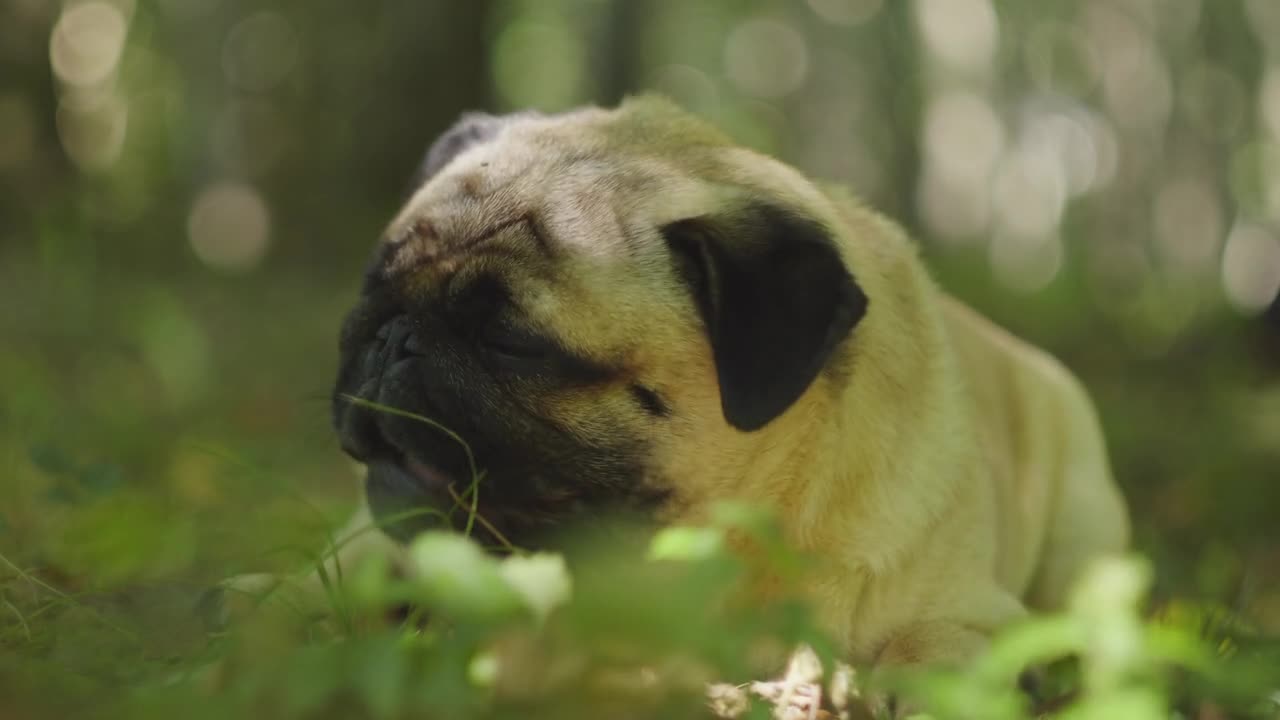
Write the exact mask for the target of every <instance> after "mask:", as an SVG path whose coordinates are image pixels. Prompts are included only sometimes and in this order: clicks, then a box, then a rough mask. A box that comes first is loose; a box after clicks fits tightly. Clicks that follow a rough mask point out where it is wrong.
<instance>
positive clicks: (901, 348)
mask: <svg viewBox="0 0 1280 720" xmlns="http://www.w3.org/2000/svg"><path fill="white" fill-rule="evenodd" d="M388 409H394V412H389V411H388ZM423 419H429V420H430V421H431V422H424V420H423ZM333 422H334V425H335V427H336V429H337V434H338V437H339V439H340V441H341V445H342V448H343V449H344V450H345V451H346V453H347V454H349V455H350V456H351V457H352V458H354V459H355V460H356V461H357V462H358V463H359V464H360V465H361V466H363V468H364V469H365V475H364V479H363V483H364V487H365V494H366V498H367V503H366V505H365V506H364V508H363V509H362V510H361V512H360V513H359V514H358V516H357V518H356V519H355V520H354V521H353V525H352V527H353V528H358V527H362V526H364V525H367V524H368V523H370V522H375V523H380V524H381V525H382V526H383V527H384V528H385V529H386V532H385V533H384V534H369V533H365V534H362V535H360V536H359V537H358V538H357V539H355V540H353V541H352V542H350V543H348V544H346V545H344V547H343V550H342V551H341V552H340V553H339V554H338V556H337V558H336V559H335V560H333V562H343V563H349V562H351V561H352V558H354V557H355V556H357V555H360V554H364V553H369V552H376V553H387V554H395V553H398V552H400V550H399V548H401V547H403V543H404V542H405V541H406V540H408V539H409V538H410V537H412V535H413V534H414V533H415V532H418V531H419V530H422V529H424V528H426V527H432V526H438V525H440V524H443V523H445V522H446V520H447V518H442V517H441V515H440V514H432V515H422V516H419V517H418V518H416V519H412V518H410V519H406V517H407V516H409V515H412V511H413V510H414V509H415V508H426V507H430V508H437V509H443V510H445V511H448V510H449V508H452V507H454V506H455V504H456V502H457V500H458V499H459V496H460V495H462V494H463V493H464V492H465V491H466V489H467V488H468V486H469V483H471V482H472V480H473V475H475V474H477V473H482V474H483V476H482V479H480V481H479V484H478V486H477V488H476V489H477V491H478V492H477V494H476V496H475V497H474V498H473V499H474V501H475V503H476V507H475V509H476V515H477V516H478V517H480V518H483V519H484V521H485V524H484V526H483V527H481V526H477V527H476V528H475V530H476V533H477V534H479V535H481V536H483V537H485V538H487V539H488V540H490V541H499V540H500V541H502V542H509V543H512V544H514V545H517V546H522V547H538V546H539V545H540V543H542V542H543V541H544V540H545V538H547V537H548V533H549V532H551V531H554V530H555V529H557V528H561V527H563V526H566V525H568V524H572V523H574V522H578V521H583V520H589V519H590V518H592V517H595V516H598V515H601V514H605V513H610V512H614V511H618V510H625V511H628V512H634V513H640V514H643V515H645V516H647V517H651V518H653V519H654V520H655V521H656V522H660V523H696V522H699V521H701V520H703V519H705V518H706V516H707V513H708V510H709V508H710V507H711V506H712V505H714V504H715V503H717V502H718V501H723V500H737V501H745V502H747V503H753V504H756V505H759V506H762V507H765V508H768V509H770V510H771V511H772V512H773V513H774V514H775V515H776V517H777V518H778V519H779V522H780V523H781V526H782V529H783V532H784V535H785V538H786V539H787V541H788V542H790V543H791V544H793V545H794V546H795V547H796V548H797V549H799V550H801V551H804V552H806V553H808V554H810V555H811V556H813V557H816V558H820V559H821V563H822V572H821V573H820V574H818V575H816V576H815V579H814V580H813V581H812V582H811V583H810V584H809V585H808V586H807V587H805V588H803V591H804V593H805V595H806V596H807V597H808V598H809V600H810V601H811V603H812V605H813V607H814V608H815V610H816V613H817V615H818V617H819V618H820V620H821V621H822V622H823V624H824V625H825V627H826V629H827V630H829V631H830V632H831V633H832V635H833V636H834V637H835V638H836V639H837V640H838V641H839V642H840V643H842V644H843V648H844V650H845V651H846V652H847V654H848V656H849V658H850V660H851V661H854V662H866V663H872V664H888V665H894V664H913V663H944V662H957V661H963V660H965V659H967V658H970V657H972V656H973V655H974V653H977V652H980V651H981V650H982V648H983V646H984V644H985V642H986V640H987V638H988V637H989V636H990V635H991V633H993V632H994V631H996V630H997V629H998V628H1000V627H1001V626H1003V625H1005V624H1007V623H1010V622H1011V621H1014V620H1016V619H1018V618H1020V617H1022V616H1023V615H1024V614H1025V613H1026V612H1027V611H1028V609H1029V608H1042V609H1049V608H1055V607H1057V606H1058V605H1060V604H1061V603H1062V602H1063V600H1064V595H1065V594H1066V592H1067V590H1068V588H1069V587H1070V586H1071V584H1072V582H1073V580H1074V579H1075V578H1076V577H1077V575H1078V574H1079V573H1080V572H1081V570H1082V568H1084V567H1085V566H1086V564H1088V563H1090V562H1091V561H1092V560H1093V559H1095V558H1097V557H1099V556H1101V555H1105V554H1110V553H1115V552H1118V551H1122V550H1123V549H1124V548H1125V547H1126V544H1127V542H1128V535H1129V529H1128V520H1127V514H1126V509H1125V504H1124V501H1123V499H1122V497H1121V494H1120V492H1119V491H1118V489H1117V487H1116V485H1115V483H1114V482H1113V479H1112V475H1111V471H1110V469H1109V466H1108V460H1107V453H1106V448H1105V444H1104V440H1103V435H1102V433H1101V431H1100V427H1099V422H1098V419H1097V416H1096V414H1095V411H1094V408H1093V407H1092V404H1091V402H1090V400H1089V398H1088V396H1087V395H1086V392H1085V390H1084V389H1083V388H1082V386H1081V384H1080V383H1079V382H1078V381H1077V380H1076V379H1075V378H1074V377H1073V376H1072V374H1071V373H1070V372H1069V371H1068V370H1066V369H1065V368H1064V367H1063V366H1062V365H1061V364H1059V363H1058V362H1056V361H1055V360H1054V359H1053V358H1051V357H1049V356H1048V355H1046V354H1045V353H1044V352H1041V351H1040V350H1038V349H1036V348H1034V347H1032V346H1030V345H1028V344H1027V343H1025V342H1022V341H1020V340H1019V339H1017V338H1015V337H1013V336H1012V335H1010V334H1008V333H1006V332H1005V331H1003V330H1001V329H1000V328H998V327H996V326H995V325H993V324H992V323H991V322H988V321H987V320H986V319H984V318H983V317H981V316H979V315H978V314H976V313H975V312H974V311H972V310H970V309H968V308H966V307H965V306H964V305H962V304H961V303H959V302H957V301H956V300H954V299H952V298H950V297H949V296H948V295H946V294H945V293H944V292H943V291H942V290H940V289H939V288H938V287H937V286H936V285H935V284H934V282H933V281H932V280H931V279H930V277H929V275H928V274H927V272H926V271H925V269H924V267H923V265H922V263H921V261H920V259H919V258H918V256H917V251H916V248H915V247H914V246H913V244H912V243H911V241H910V240H909V239H908V238H907V237H906V235H905V234H904V232H903V231H902V230H901V229H899V228H898V227H897V226H895V225H894V224H893V223H891V222H890V221H888V220H886V219H885V218H883V217H881V216H879V215H877V214H876V213H875V212H873V211H872V210H870V209H868V208H867V207H865V206H864V205H862V204H860V203H859V202H858V201H857V200H856V199H855V198H853V197H852V196H850V195H849V194H847V193H846V192H844V191H843V190H841V189H839V188H836V187H827V186H825V185H820V184H818V183H815V182H813V181H810V180H809V179H806V178H805V177H804V176H803V175H802V174H801V173H799V172H797V171H796V170H794V169H792V168H791V167H788V166H787V165H785V164H783V163H781V162H779V161H777V160H774V159H772V158H770V157H766V156H765V155H762V154H760V153H757V152H754V151H752V150H750V149H747V148H744V147H740V146H738V145H735V144H734V143H733V142H732V141H731V140H729V139H728V138H727V137H725V136H724V135H722V134H721V133H720V132H718V131H717V130H716V129H714V128H713V127H711V126H709V125H708V124H706V123H704V122H702V121H700V120H698V119H696V118H695V117H693V116H691V115H689V114H686V113H685V112H683V111H682V110H680V109H679V108H678V107H676V106H675V105H673V104H671V103H669V102H667V101H665V100H663V99H661V98H657V97H652V96H642V97H637V98H630V99H628V100H625V101H624V102H623V103H622V104H621V105H620V106H618V107H616V108H611V109H602V108H594V107H593V108H585V109H578V110H575V111H571V112H566V113H563V114H554V115H544V114H540V113H533V112H526V113H518V114H513V115H507V116H501V117H499V116H493V115H487V114H468V115H464V116H463V117H462V118H461V119H460V120H459V121H458V122H457V124H456V125H455V126H454V127H453V128H452V129H450V130H449V131H448V132H446V133H445V134H444V135H443V136H442V137H441V138H440V139H439V140H438V141H436V143H435V144H434V145H433V146H432V147H431V149H430V151H429V153H428V154H427V157H426V160H425V163H424V165H423V167H422V170H421V172H420V175H419V177H418V180H417V182H416V185H415V188H414V190H413V191H412V194H411V196H410V197H409V198H408V200H407V202H405V204H404V206H403V209H401V210H400V212H399V214H398V215H397V216H396V217H395V218H394V220H392V221H391V223H390V225H389V226H388V228H387V230H386V233H385V236H384V238H383V239H382V240H381V242H380V243H379V245H378V247H377V249H376V251H375V252H374V255H373V259H372V262H371V264H370V265H369V267H368V269H367V272H366V275H365V277H364V286H363V289H362V291H361V293H360V298H359V300H358V302H357V303H356V306H355V308H354V309H353V310H352V311H351V312H350V315H349V316H348V317H347V318H346V321H345V322H344V324H343V326H342V331H341V339H340V372H339V375H338V379H337V383H336V387H335V390H334V400H333ZM464 514H465V513H464ZM445 515H448V513H447V512H445ZM452 517H453V518H454V519H455V520H457V519H458V518H459V517H460V515H459V514H457V513H455V514H453V515H452Z"/></svg>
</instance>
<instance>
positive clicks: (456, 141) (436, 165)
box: [410, 112, 533, 192]
mask: <svg viewBox="0 0 1280 720" xmlns="http://www.w3.org/2000/svg"><path fill="white" fill-rule="evenodd" d="M531 114H533V113H531V112H522V113H513V114H511V115H490V114H488V113H484V112H467V113H463V114H462V116H461V117H459V118H458V120H457V121H456V122H454V124H453V125H452V126H450V128H449V129H448V130H445V131H444V134H442V135H441V136H440V137H439V138H437V139H436V141H435V142H434V143H432V144H431V148H430V149H429V150H427V155H426V157H425V158H423V160H422V165H421V166H419V167H418V171H417V173H416V174H415V175H414V177H413V183H412V186H411V187H410V192H412V191H414V190H417V189H418V188H420V187H422V185H423V184H424V183H426V182H427V181H428V180H430V179H431V178H433V177H435V175H436V173H438V172H440V171H441V170H443V169H444V167H445V166H446V165H448V164H449V163H450V162H452V161H453V159H454V158H456V157H457V156H458V155H460V154H461V153H462V152H463V151H464V150H466V149H467V148H470V147H473V146H475V145H480V144H483V143H486V142H488V141H490V140H492V139H494V138H495V137H497V136H498V133H500V132H502V128H503V127H504V126H506V125H507V124H509V123H510V122H511V121H512V120H514V119H516V118H517V117H523V116H528V115H531Z"/></svg>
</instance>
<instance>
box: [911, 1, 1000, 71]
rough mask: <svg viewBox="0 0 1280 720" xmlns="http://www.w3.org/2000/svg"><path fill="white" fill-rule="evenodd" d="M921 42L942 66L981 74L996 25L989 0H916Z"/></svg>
mask: <svg viewBox="0 0 1280 720" xmlns="http://www.w3.org/2000/svg"><path fill="white" fill-rule="evenodd" d="M915 7H916V17H917V19H918V21H919V26H920V31H921V34H922V35H923V37H924V41H925V45H926V46H927V47H928V48H929V50H930V51H931V52H932V54H933V55H934V56H935V57H937V58H938V60H939V61H941V62H942V63H943V64H944V65H947V66H950V67H951V68H953V69H955V70H958V71H961V72H965V73H970V74H980V73H985V72H986V70H987V69H988V67H989V66H990V63H991V61H992V59H993V58H994V57H995V53H996V45H997V43H998V42H999V38H1000V25H999V22H998V21H997V18H996V11H995V8H993V7H992V6H991V2H990V0H916V4H915Z"/></svg>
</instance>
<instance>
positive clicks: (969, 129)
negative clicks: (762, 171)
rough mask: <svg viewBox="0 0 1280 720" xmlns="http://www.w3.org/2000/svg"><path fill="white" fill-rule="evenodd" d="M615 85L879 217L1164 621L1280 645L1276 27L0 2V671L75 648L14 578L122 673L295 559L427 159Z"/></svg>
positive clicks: (1273, 23)
mask: <svg viewBox="0 0 1280 720" xmlns="http://www.w3.org/2000/svg"><path fill="white" fill-rule="evenodd" d="M640 89H650V90H657V91H660V92H663V93H666V94H668V95H670V96H672V97H673V98H674V99H675V100H677V101H679V102H680V103H681V104H683V105H684V106H686V107H687V108H688V109H690V110H692V111H694V112H697V113H699V114H701V115H703V116H705V117H706V118H708V119H709V120H711V121H712V122H714V123H716V124H718V125H720V126H721V127H723V128H724V129H725V130H727V131H728V132H729V133H731V134H732V135H733V136H735V137H736V138H737V139H739V140H740V141H741V142H743V143H745V144H748V145H750V146H753V147H755V148H757V149H760V150H763V151H765V152H768V153H773V154H776V155H777V156H779V157H781V158H782V159H784V160H786V161H788V162H790V163H792V164H794V165H796V166H798V167H799V168H801V169H802V170H804V171H806V172H808V173H810V174H811V175H813V176H815V177H818V178H823V179H829V180H835V181H840V182H843V183H847V184H848V185H850V186H852V187H853V188H854V189H855V190H856V191H857V192H859V193H860V194H861V195H862V196H864V197H865V198H866V199H867V200H868V202H870V203H871V204H872V205H873V206H875V207H877V208H879V209H881V210H882V211H884V212H885V213H887V214H889V215H891V216H892V217H894V218H896V219H897V220H899V221H900V222H902V223H903V224H904V225H905V226H906V227H907V228H908V229H909V230H910V231H911V232H912V234H913V235H914V236H915V237H916V238H917V239H918V240H919V242H920V243H921V245H922V247H923V252H924V254H925V255H926V256H927V258H928V259H929V262H930V263H931V266H932V267H933V268H934V270H935V274H936V275H937V276H938V278H939V280H940V281H941V282H942V284H943V285H944V286H945V287H946V288H948V289H949V290H950V291H952V292H953V293H955V294H957V295H959V296H960V297H962V298H964V299H966V300H968V301H969V302H971V303H972V304H974V305H976V306H977V307H979V308H980V309H982V310H983V311H984V312H986V313H988V314H989V315H991V316H992V317H993V318H995V319H996V320H998V321H999V322H1001V323H1002V324H1004V325H1006V326H1007V327H1009V328H1011V329H1013V330H1014V331H1016V332H1018V333H1020V334H1021V335H1023V336H1024V337H1027V338H1029V339H1031V340H1033V341H1035V342H1037V343H1039V344H1041V345H1043V346H1045V347H1047V348H1048V349H1050V350H1052V351H1053V352H1054V353H1056V354H1057V355H1058V356H1059V357H1061V358H1062V359H1063V360H1064V361H1065V362H1066V363H1067V364H1068V365H1069V366H1070V367H1072V368H1073V369H1074V370H1075V371H1076V372H1077V373H1079V374H1080V375H1081V376H1082V377H1083V379H1084V380H1085V382H1086V383H1087V385H1088V386H1089V388H1090V389H1091V391H1092V392H1093V394H1094V396H1095V397H1096V399H1097V401H1098V404H1099V407H1100V410H1101V414H1102V419H1103V423H1104V425H1105V427H1106V431H1107V435H1108V438H1109V442H1110V444H1111V453H1112V456H1113V459H1114V462H1115V468H1116V473H1117V475H1118V477H1119V479H1120V482H1121V483H1122V485H1123V486H1124V488H1125V490H1126V492H1127V494H1128V496H1129V497H1130V499H1131V502H1132V506H1133V512H1134V517H1135V522H1136V527H1137V540H1138V544H1139V546H1140V549H1141V550H1142V551H1143V552H1145V553H1147V554H1149V555H1150V556H1151V557H1152V558H1153V559H1154V561H1155V562H1156V565H1157V569H1158V574H1159V581H1158V590H1159V593H1160V594H1161V596H1162V597H1168V596H1178V597H1184V598H1190V599H1193V600H1196V601H1198V602H1206V603H1217V604H1222V605H1224V606H1227V607H1230V608H1234V609H1235V610H1237V611H1239V612H1241V613H1243V614H1244V615H1245V616H1246V617H1247V618H1249V619H1250V620H1251V621H1252V622H1255V623H1257V624H1259V625H1261V626H1262V627H1264V628H1268V629H1270V630H1272V631H1276V630H1280V303H1278V301H1277V292H1278V291H1280V3H1277V2H1275V0H1213V1H1212V2H1210V1H1209V0H1081V1H1080V2H1071V3H1064V2H1055V1H1054V0H1018V1H1016V2H1015V1H1013V0H916V1H913V2H907V1H905V0H903V1H895V0H793V1H791V2H765V1H763V0H754V1H749V0H699V1H698V2H690V1H688V0H564V1H550V0H487V1H482V0H468V1H467V2H443V1H440V2H427V1H421V0H420V1H414V2H409V1H407V0H406V1H404V2H374V1H369V2H360V3H355V2H345V1H341V2H340V1H338V0H306V1H305V2H303V1H302V0H283V1H280V2H260V1H257V0H254V1H252V2H250V1H249V0H222V1H218V2H215V1H214V0H78V1H67V2H56V1H54V0H0V553H2V554H3V555H2V557H3V558H4V559H5V560H4V561H0V601H2V602H0V628H2V629H0V645H3V644H4V640H5V639H6V637H7V639H8V640H10V641H13V642H18V643H23V644H25V645H26V646H28V647H31V646H36V647H39V648H40V649H41V650H42V652H44V653H45V655H44V656H45V657H51V658H54V659H55V660H56V659H58V658H59V657H60V655H59V653H60V652H63V650H64V649H65V648H70V647H72V646H73V645H75V644H76V643H78V642H81V640H82V638H78V637H76V636H75V635H74V633H71V635H72V637H70V638H68V637H67V635H68V633H70V630H68V629H67V628H70V627H74V625H67V624H63V628H64V629H63V631H62V632H61V633H59V634H50V633H48V632H45V633H44V634H42V631H41V629H40V628H41V626H42V625H41V624H40V623H35V622H32V621H31V620H32V617H31V615H30V612H31V608H32V607H41V606H40V605H39V603H38V602H35V601H34V600H31V599H30V598H29V597H27V594H29V593H30V592H31V591H30V587H31V585H30V583H26V582H19V580H18V579H17V578H18V575H17V573H16V569H15V568H16V567H22V568H25V569H37V570H39V573H40V575H39V576H40V577H41V578H42V579H43V580H44V581H46V582H48V583H50V584H51V585H55V586H56V587H58V588H59V589H61V590H63V591H65V592H69V593H75V594H78V595H82V596H85V597H93V598H95V600H94V602H95V603H96V604H95V605H94V608H95V610H94V611H95V612H98V613H101V614H103V615H104V616H106V617H110V618H114V620H113V622H117V623H120V624H128V623H131V622H132V623H138V622H141V621H138V620H137V618H139V617H145V618H146V619H145V625H146V627H147V628H148V632H147V633H145V634H144V635H143V636H142V638H141V639H137V638H135V639H134V640H131V641H128V642H126V641H124V640H121V639H119V638H116V639H115V640H108V639H101V642H113V643H117V644H122V645H121V647H126V648H127V649H128V652H147V653H153V654H154V653H156V652H160V651H163V650H164V649H165V648H166V647H168V646H170V645H177V644H180V643H182V642H183V638H184V637H188V635H184V633H188V634H189V633H190V632H194V631H189V630H184V628H187V626H188V625H190V623H189V618H186V616H185V614H186V613H189V608H190V603H189V597H190V592H189V591H188V590H183V589H182V588H188V589H190V588H199V587H204V586H207V584H208V583H209V582H212V581H213V580H216V579H218V578H220V577H222V576H224V575H226V574H229V573H231V572H242V571H246V570H269V569H285V568H291V567H296V566H297V565H298V564H299V563H300V562H302V561H303V560H305V558H306V557H307V555H306V553H308V552H313V551H315V550H316V549H317V547H318V546H319V544H320V542H321V541H322V539H323V537H324V534H323V533H324V528H326V527H328V526H329V525H331V524H336V523H338V522H339V521H340V520H341V519H342V518H343V516H344V514H345V513H346V512H347V510H348V509H349V507H350V505H351V503H352V502H353V501H354V498H355V485H354V483H353V481H352V479H351V476H350V474H349V469H348V466H347V464H346V462H345V461H344V460H343V458H342V456H341V454H340V453H339V452H338V451H337V449H336V447H335V443H334V441H333V439H332V438H331V435H330V431H329V428H328V401H327V393H328V390H329V383H330V382H331V379H332V376H333V373H334V371H335V362H336V357H335V354H336V353H335V348H336V333H337V327H338V322H339V318H340V316H341V314H342V312H343V311H344V310H345V309H346V307H347V306H348V305H349V304H350V303H351V302H352V301H353V299H354V298H355V293H356V289H357V283H358V280H359V275H360V270H361V268H362V266H363V263H364V259H365V256H366V254H367V253H368V251H369V250H370V248H371V247H372V245H373V243H374V241H375V239H376V237H377V236H378V234H379V232H380V231H381V229H382V225H383V223H385V222H386V221H387V220H388V219H389V217H390V215H391V213H392V212H393V211H394V210H395V209H396V207H397V205H398V203H399V202H400V200H401V198H402V194H403V192H404V191H405V189H406V183H407V181H408V179H409V177H410V175H411V173H412V171H413V169H414V168H415V166H416V164H417V163H418V161H419V159H420V157H421V156H422V154H423V152H424V151H425V149H426V147H427V146H428V144H429V143H430V142H431V140H432V139H433V138H434V137H435V135H436V134H437V133H439V132H440V131H441V130H443V129H444V128H445V127H447V126H448V125H449V124H450V123H451V122H452V121H453V119H454V118H455V117H456V116H457V115H458V114H459V112H461V111H463V110H468V109H487V110H490V111H504V110H511V109H516V108H524V107H535V108H539V109H542V110H547V111H554V110H559V109H565V108H569V107H572V106H574V105H578V104H582V103H613V102H616V101H617V100H618V99H620V98H621V97H622V96H623V95H624V94H626V93H628V92H632V91H636V90H640ZM10 563H11V564H10ZM175 588H176V589H175ZM24 602H25V603H27V604H25V605H24ZM6 607H7V608H9V609H12V610H14V612H13V613H7V612H6ZM19 611H21V612H19ZM184 618H185V621H184ZM20 620H21V622H19V621H20ZM48 625H49V624H48V623H45V624H44V626H45V627H47V626H48ZM159 628H171V630H166V631H164V632H161V631H159V630H158V629H159ZM84 632H90V630H87V629H85V630H84ZM92 632H97V633H100V634H102V635H103V638H110V637H114V636H113V635H112V633H111V632H109V631H107V630H103V629H101V628H99V629H97V630H93V631H92ZM6 633H7V635H6ZM129 643H134V644H129ZM66 652H68V653H69V652H71V651H70V650H66ZM102 656H103V657H102V659H101V660H100V661H96V662H101V663H104V664H108V663H112V662H115V659H116V658H118V653H117V654H114V655H113V653H111V652H104V653H102ZM64 659H65V658H64ZM78 662H89V661H87V660H85V659H84V658H80V659H78Z"/></svg>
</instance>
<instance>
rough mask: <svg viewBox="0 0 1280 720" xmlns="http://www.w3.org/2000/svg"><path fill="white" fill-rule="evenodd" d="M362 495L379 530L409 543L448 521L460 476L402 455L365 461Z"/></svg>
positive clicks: (461, 487)
mask: <svg viewBox="0 0 1280 720" xmlns="http://www.w3.org/2000/svg"><path fill="white" fill-rule="evenodd" d="M367 466H368V469H369V474H368V476H367V478H366V480H365V494H366V497H367V499H368V502H369V509H370V510H371V511H372V513H373V517H374V518H375V520H376V521H377V522H378V524H379V526H381V528H382V530H383V531H384V532H386V533H387V534H388V535H390V536H391V537H392V538H394V539H396V540H399V541H401V542H408V541H409V540H410V539H412V538H413V536H414V535H416V534H418V533H420V532H422V531H424V530H430V529H433V528H439V527H445V526H448V525H449V524H450V522H449V520H450V516H451V515H452V514H453V512H454V511H455V509H456V506H457V500H456V498H458V497H459V494H460V493H461V492H463V490H464V489H465V487H466V482H465V481H464V480H463V478H460V477H457V476H455V475H453V474H451V473H449V472H447V471H445V470H443V469H442V468H440V467H438V466H436V465H433V464H430V463H427V462H424V461H422V460H418V459H416V458H414V457H411V456H408V455H401V456H399V457H397V458H393V459H388V460H372V461H370V462H368V463H367Z"/></svg>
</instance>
